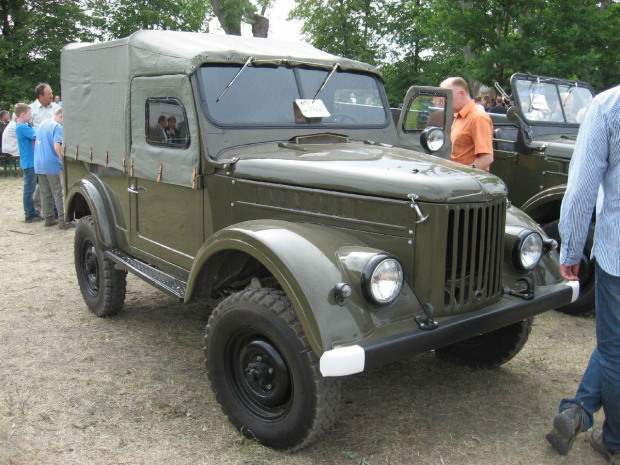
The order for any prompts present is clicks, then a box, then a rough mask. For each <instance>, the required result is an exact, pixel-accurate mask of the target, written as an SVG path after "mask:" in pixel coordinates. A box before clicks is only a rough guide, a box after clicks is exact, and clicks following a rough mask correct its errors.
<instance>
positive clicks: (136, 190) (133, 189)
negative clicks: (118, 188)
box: [127, 184, 147, 194]
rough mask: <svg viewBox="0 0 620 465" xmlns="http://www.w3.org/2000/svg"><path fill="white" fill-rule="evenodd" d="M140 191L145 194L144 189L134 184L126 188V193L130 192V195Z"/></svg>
mask: <svg viewBox="0 0 620 465" xmlns="http://www.w3.org/2000/svg"><path fill="white" fill-rule="evenodd" d="M140 190H143V191H144V192H147V190H146V187H142V186H136V185H134V184H132V185H131V186H129V187H128V188H127V191H128V192H131V193H132V194H137V193H138V192H139V191H140Z"/></svg>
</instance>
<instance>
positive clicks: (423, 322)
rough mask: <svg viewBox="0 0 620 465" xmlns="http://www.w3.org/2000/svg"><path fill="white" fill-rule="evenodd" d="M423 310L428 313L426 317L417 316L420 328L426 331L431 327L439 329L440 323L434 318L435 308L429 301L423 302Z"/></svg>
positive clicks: (416, 320) (416, 319)
mask: <svg viewBox="0 0 620 465" xmlns="http://www.w3.org/2000/svg"><path fill="white" fill-rule="evenodd" d="M422 310H424V313H426V318H425V319H424V318H422V317H419V316H416V317H415V322H416V323H417V324H418V326H419V327H420V329H422V330H424V331H430V330H431V329H437V327H438V326H439V324H438V323H437V322H436V321H435V320H434V319H433V317H434V316H435V309H434V308H433V306H432V305H431V304H429V303H425V304H422Z"/></svg>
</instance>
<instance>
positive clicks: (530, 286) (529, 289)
mask: <svg viewBox="0 0 620 465" xmlns="http://www.w3.org/2000/svg"><path fill="white" fill-rule="evenodd" d="M519 281H521V282H524V283H525V285H526V288H525V289H523V290H521V291H516V290H514V289H511V290H510V292H508V294H510V295H514V296H515V297H521V298H522V299H524V300H533V299H534V281H532V279H531V278H519V279H517V282H519Z"/></svg>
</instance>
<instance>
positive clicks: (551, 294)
mask: <svg viewBox="0 0 620 465" xmlns="http://www.w3.org/2000/svg"><path fill="white" fill-rule="evenodd" d="M578 295H579V282H577V281H568V282H566V283H563V284H557V285H554V286H545V287H542V286H540V287H537V288H536V298H535V299H534V300H523V299H519V298H509V297H504V298H503V299H502V300H500V301H499V302H498V303H496V304H494V305H491V306H489V307H486V308H483V309H481V310H478V311H476V312H470V313H464V314H460V315H455V316H453V317H448V318H445V319H441V320H437V321H438V323H439V326H438V327H437V328H436V329H433V330H430V331H424V330H421V329H414V330H409V331H406V332H403V333H399V334H395V335H393V336H389V337H385V338H381V339H374V340H371V341H368V342H363V343H360V344H359V345H353V346H346V347H338V348H335V349H332V350H328V351H326V352H324V353H323V355H322V356H321V365H320V369H321V374H322V375H323V376H346V375H352V374H354V373H360V372H362V371H364V370H367V369H370V368H375V367H378V366H381V365H384V364H386V363H390V362H395V361H397V360H402V359H403V358H407V357H411V356H413V355H416V354H419V353H422V352H428V351H429V350H432V349H437V348H439V347H444V346H447V345H450V344H454V343H456V342H460V341H464V340H465V339H469V338H471V337H475V336H478V335H480V334H484V333H488V332H490V331H495V330H496V329H499V328H503V327H504V326H508V325H511V324H513V323H517V322H518V321H522V320H524V319H525V318H529V317H531V316H534V315H537V314H539V313H543V312H546V311H547V310H551V309H553V308H557V307H561V306H563V305H566V304H568V303H570V302H574V301H575V300H576V299H577V296H578Z"/></svg>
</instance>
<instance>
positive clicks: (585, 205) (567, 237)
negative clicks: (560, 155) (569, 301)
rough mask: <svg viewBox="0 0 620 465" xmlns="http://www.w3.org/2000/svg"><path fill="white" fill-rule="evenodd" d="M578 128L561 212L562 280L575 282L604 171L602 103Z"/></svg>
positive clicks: (605, 123) (596, 104)
mask: <svg viewBox="0 0 620 465" xmlns="http://www.w3.org/2000/svg"><path fill="white" fill-rule="evenodd" d="M591 105H592V109H591V110H590V111H588V112H587V113H586V116H585V118H584V120H583V123H582V124H581V127H580V128H579V133H578V135H577V142H576V143H575V149H574V152H573V156H572V158H571V162H570V167H569V171H568V183H567V188H566V192H565V194H564V198H563V199H562V208H561V211H560V222H559V231H560V237H561V239H562V246H561V249H560V264H561V272H562V276H564V277H565V278H566V279H569V280H574V278H575V277H576V276H577V273H578V272H579V263H580V261H581V256H582V254H583V248H584V244H585V241H586V237H587V235H588V230H589V228H590V219H591V218H592V211H593V210H594V205H595V204H596V198H597V195H598V191H599V186H600V184H601V181H602V179H603V174H604V173H605V171H606V169H607V158H608V154H609V124H608V121H607V112H606V111H605V110H606V105H605V103H601V102H599V101H598V100H594V101H593V102H592V104H591Z"/></svg>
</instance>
